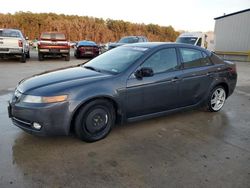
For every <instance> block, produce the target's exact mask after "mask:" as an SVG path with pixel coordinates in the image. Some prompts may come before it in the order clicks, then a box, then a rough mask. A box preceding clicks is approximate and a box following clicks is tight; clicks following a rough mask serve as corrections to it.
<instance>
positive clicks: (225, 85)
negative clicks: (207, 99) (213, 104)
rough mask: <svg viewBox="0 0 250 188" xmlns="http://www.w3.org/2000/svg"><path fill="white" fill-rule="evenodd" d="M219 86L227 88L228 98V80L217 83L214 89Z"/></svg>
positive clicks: (227, 94)
mask: <svg viewBox="0 0 250 188" xmlns="http://www.w3.org/2000/svg"><path fill="white" fill-rule="evenodd" d="M218 86H222V87H223V88H224V89H225V91H226V98H227V97H228V96H229V86H228V84H227V83H226V82H219V83H217V84H215V85H214V86H213V88H212V89H214V88H215V87H218Z"/></svg>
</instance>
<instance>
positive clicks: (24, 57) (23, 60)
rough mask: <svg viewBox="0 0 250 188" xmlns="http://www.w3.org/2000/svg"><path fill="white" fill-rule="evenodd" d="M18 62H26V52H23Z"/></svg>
mask: <svg viewBox="0 0 250 188" xmlns="http://www.w3.org/2000/svg"><path fill="white" fill-rule="evenodd" d="M20 62H21V63H26V54H25V53H23V54H22V56H21V57H20Z"/></svg>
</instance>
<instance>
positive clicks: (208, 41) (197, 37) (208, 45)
mask: <svg viewBox="0 0 250 188" xmlns="http://www.w3.org/2000/svg"><path fill="white" fill-rule="evenodd" d="M176 42H177V43H184V44H191V45H196V46H200V47H202V48H205V49H208V50H210V51H213V50H214V40H213V33H208V34H206V33H202V32H188V33H182V34H180V36H179V37H178V38H177V39H176Z"/></svg>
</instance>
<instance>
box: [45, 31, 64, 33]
mask: <svg viewBox="0 0 250 188" xmlns="http://www.w3.org/2000/svg"><path fill="white" fill-rule="evenodd" d="M44 33H46V34H64V33H63V32H58V31H44V32H42V34H44Z"/></svg>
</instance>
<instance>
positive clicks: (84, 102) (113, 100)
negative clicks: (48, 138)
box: [69, 96, 122, 133]
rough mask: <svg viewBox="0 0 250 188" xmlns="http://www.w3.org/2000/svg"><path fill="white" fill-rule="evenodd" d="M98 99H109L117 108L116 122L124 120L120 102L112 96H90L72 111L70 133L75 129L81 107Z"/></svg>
mask: <svg viewBox="0 0 250 188" xmlns="http://www.w3.org/2000/svg"><path fill="white" fill-rule="evenodd" d="M98 99H103V100H107V101H109V102H110V103H111V104H112V105H113V107H114V109H115V115H116V121H115V123H120V122H121V121H122V117H121V116H122V115H121V113H120V112H121V108H120V104H119V103H118V102H117V101H116V100H115V99H113V98H112V97H110V96H96V97H93V98H90V99H88V100H85V101H83V102H81V103H80V104H79V105H78V106H77V107H76V108H75V110H74V111H73V113H72V116H71V119H70V126H69V133H70V132H73V130H74V124H75V118H76V116H77V114H78V112H79V111H80V109H81V108H82V107H83V106H85V105H86V104H88V103H90V102H92V101H95V100H98Z"/></svg>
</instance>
